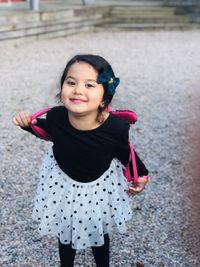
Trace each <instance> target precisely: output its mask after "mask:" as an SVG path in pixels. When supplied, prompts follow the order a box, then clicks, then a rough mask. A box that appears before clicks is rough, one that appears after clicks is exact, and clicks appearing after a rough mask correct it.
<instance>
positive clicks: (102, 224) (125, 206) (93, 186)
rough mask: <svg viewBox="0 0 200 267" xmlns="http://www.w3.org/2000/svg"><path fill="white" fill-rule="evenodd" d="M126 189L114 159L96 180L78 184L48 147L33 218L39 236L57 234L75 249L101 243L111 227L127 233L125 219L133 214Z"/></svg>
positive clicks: (116, 161)
mask: <svg viewBox="0 0 200 267" xmlns="http://www.w3.org/2000/svg"><path fill="white" fill-rule="evenodd" d="M127 188H128V182H127V180H126V178H125V177H124V175H123V171H122V164H121V163H120V162H119V161H118V160H117V159H113V161H112V162H111V165H110V167H109V169H108V170H107V171H106V172H105V173H104V174H103V175H102V176H101V177H99V178H98V179H97V180H95V181H93V182H89V183H81V182H77V181H74V180H73V179H71V178H70V177H69V176H67V175H66V174H65V173H64V172H63V171H62V170H61V169H60V168H59V166H58V164H57V162H56V160H55V158H54V156H53V152H52V149H50V150H49V152H48V153H47V154H46V156H45V158H44V161H43V164H42V167H41V171H40V182H39V185H38V189H37V194H36V199H35V205H34V210H33V219H34V220H36V221H38V222H39V232H40V234H41V235H47V234H51V235H54V236H57V237H58V238H59V239H60V241H61V243H63V244H69V243H71V245H72V247H73V248H74V249H84V248H87V247H91V246H102V245H103V244H104V234H107V233H111V232H112V231H113V229H115V230H117V231H118V232H119V233H125V232H126V221H128V220H130V219H131V217H132V210H131V206H130V199H129V197H128V195H127V193H126V192H125V191H124V190H125V189H127Z"/></svg>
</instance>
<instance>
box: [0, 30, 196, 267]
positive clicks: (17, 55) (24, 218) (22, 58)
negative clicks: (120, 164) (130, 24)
mask: <svg viewBox="0 0 200 267" xmlns="http://www.w3.org/2000/svg"><path fill="white" fill-rule="evenodd" d="M77 53H96V54H100V55H102V56H105V58H106V59H107V60H108V61H110V62H111V63H112V65H113V67H114V69H115V71H116V74H117V75H118V76H120V77H121V85H120V88H119V89H118V92H117V94H116V97H115V100H114V101H113V108H129V109H133V110H136V111H137V113H138V115H139V121H138V122H137V123H136V124H135V125H134V126H132V128H131V138H132V140H133V142H134V145H135V147H136V150H137V151H138V153H139V154H140V156H141V158H143V160H144V161H145V163H146V165H147V166H148V168H149V170H150V172H151V176H152V182H151V183H150V185H149V186H148V187H147V188H146V190H145V192H143V193H141V194H140V195H138V196H137V197H135V198H134V199H133V205H132V206H133V210H134V217H133V220H132V222H131V223H129V225H128V232H127V234H126V235H120V234H115V235H113V236H112V237H111V267H133V266H135V262H136V260H139V259H141V260H142V261H143V262H144V263H145V267H164V266H165V267H179V266H181V267H199V266H200V253H199V249H200V226H199V219H200V215H199V214H200V212H199V210H200V201H199V200H200V195H199V189H200V182H199V171H200V170H199V168H200V167H199V166H200V152H199V151H200V150H199V148H200V136H199V132H200V131H199V130H200V121H199V120H200V119H199V118H200V90H199V89H200V88H199V85H200V61H199V58H200V32H198V31H189V32H116V33H88V34H80V35H76V36H71V37H67V38H63V39H54V40H43V41H38V42H33V43H28V44H20V45H19V44H18V45H12V44H8V45H6V46H5V45H3V44H1V47H0V62H1V64H0V81H1V83H0V88H1V90H0V106H1V114H0V127H1V132H0V140H1V153H0V161H1V166H0V175H1V181H0V185H1V189H0V190H1V197H0V201H1V215H0V219H1V233H0V240H1V252H0V253H1V255H0V256H1V257H0V266H2V267H55V266H59V259H58V248H57V240H56V239H55V238H51V237H45V238H41V237H40V236H39V235H38V233H37V230H36V229H37V224H36V223H34V222H33V221H32V219H31V211H32V207H33V197H34V194H35V190H36V186H37V182H38V180H37V173H38V168H39V164H40V161H41V158H42V157H43V154H44V152H45V151H46V149H47V147H48V146H49V143H45V142H43V141H40V140H38V139H36V138H35V137H33V136H30V135H28V134H27V133H25V132H23V131H21V130H19V129H18V128H17V127H14V126H13V125H12V123H11V117H12V115H13V114H14V113H15V112H16V111H18V110H21V109H27V110H30V111H31V112H32V111H36V110H37V109H40V108H41V107H44V106H46V105H52V104H54V105H56V104H57V102H56V100H55V95H56V93H57V92H58V84H59V78H60V75H61V72H62V69H63V67H64V65H65V63H66V61H67V60H68V59H69V58H71V56H73V55H74V54H77ZM75 266H77V267H78V266H79V267H94V266H95V265H94V260H93V257H92V254H91V251H90V249H88V250H86V251H82V252H79V253H78V254H77V256H76V264H75Z"/></svg>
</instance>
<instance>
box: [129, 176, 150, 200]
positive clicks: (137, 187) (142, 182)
mask: <svg viewBox="0 0 200 267" xmlns="http://www.w3.org/2000/svg"><path fill="white" fill-rule="evenodd" d="M149 179H150V178H149V176H141V177H139V178H138V182H137V184H131V185H130V186H129V188H128V190H125V191H126V192H127V194H128V195H129V196H135V195H136V194H138V193H140V192H142V191H143V190H144V188H145V186H146V184H147V183H148V182H149Z"/></svg>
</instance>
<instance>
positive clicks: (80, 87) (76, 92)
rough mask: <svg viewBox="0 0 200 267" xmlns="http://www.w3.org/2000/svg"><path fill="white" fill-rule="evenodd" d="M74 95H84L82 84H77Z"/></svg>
mask: <svg viewBox="0 0 200 267" xmlns="http://www.w3.org/2000/svg"><path fill="white" fill-rule="evenodd" d="M74 94H77V95H82V94H83V85H82V84H79V83H78V84H77V85H76V86H75V87H74Z"/></svg>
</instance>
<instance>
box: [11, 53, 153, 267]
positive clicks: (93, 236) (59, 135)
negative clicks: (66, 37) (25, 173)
mask: <svg viewBox="0 0 200 267" xmlns="http://www.w3.org/2000/svg"><path fill="white" fill-rule="evenodd" d="M118 84H119V79H118V78H116V77H115V75H114V72H113V70H112V67H111V66H110V64H109V63H108V62H107V61H106V60H105V59H104V58H102V57H100V56H96V55H77V56H75V57H73V58H72V59H71V60H70V61H69V62H68V64H67V65H66V67H65V69H64V72H63V75H62V77H61V90H60V93H59V98H60V100H61V102H62V105H61V106H57V107H54V108H52V109H51V110H50V111H49V112H48V113H47V116H46V118H45V119H37V120H34V121H31V116H30V115H29V114H28V113H27V112H24V111H22V112H20V113H18V114H17V115H16V116H15V117H14V118H13V123H14V124H15V125H17V126H20V127H21V128H22V129H24V130H26V131H28V132H30V133H32V134H34V132H33V131H32V129H31V127H30V125H31V124H36V125H38V126H39V127H41V128H43V129H44V130H45V131H46V132H48V134H49V135H50V136H51V139H52V142H53V147H51V148H50V150H49V151H48V153H47V154H46V156H45V158H44V161H43V163H42V167H41V171H40V175H39V176H40V182H39V185H38V189H37V194H36V199H35V206H34V210H33V219H35V220H36V221H38V222H39V232H40V233H41V234H42V235H46V234H51V235H53V236H56V237H58V240H59V254H60V260H61V266H62V267H69V266H74V258H75V252H76V250H77V249H85V248H87V247H91V248H92V251H93V254H94V258H95V262H96V265H97V266H98V267H108V266H109V234H110V233H111V232H112V231H113V229H114V228H115V230H117V231H118V232H119V233H125V232H126V222H127V221H128V220H130V219H131V217H132V210H131V202H130V198H129V196H130V195H134V194H135V193H136V192H137V187H138V188H140V190H139V191H141V188H142V189H143V188H144V187H145V185H146V180H145V179H144V178H143V177H142V176H146V175H148V170H147V169H146V167H145V166H144V164H143V163H142V161H141V160H140V158H139V157H138V156H137V154H136V163H137V169H138V174H139V176H140V177H139V182H138V185H136V187H135V188H133V187H131V189H129V191H128V194H127V192H126V190H127V189H128V186H129V185H128V182H127V180H126V178H125V177H124V175H123V170H122V167H123V166H126V165H127V163H128V160H129V152H130V151H129V143H128V139H129V138H128V133H129V124H128V123H127V122H126V121H125V120H123V119H121V118H119V117H116V116H114V115H112V114H110V113H108V112H106V108H107V107H108V105H109V104H110V102H111V100H112V98H113V95H114V93H115V89H116V87H117V85H118Z"/></svg>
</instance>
